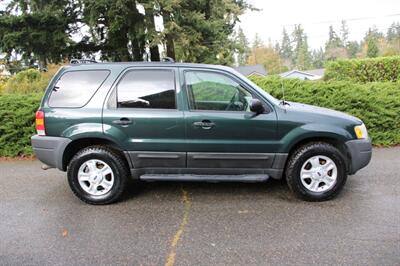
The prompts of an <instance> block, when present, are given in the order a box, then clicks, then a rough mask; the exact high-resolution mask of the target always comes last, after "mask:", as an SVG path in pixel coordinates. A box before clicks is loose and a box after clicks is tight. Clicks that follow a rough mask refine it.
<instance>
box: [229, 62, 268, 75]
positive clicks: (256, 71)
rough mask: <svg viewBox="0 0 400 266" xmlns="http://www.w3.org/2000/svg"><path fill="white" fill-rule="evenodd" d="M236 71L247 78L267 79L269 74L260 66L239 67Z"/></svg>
mask: <svg viewBox="0 0 400 266" xmlns="http://www.w3.org/2000/svg"><path fill="white" fill-rule="evenodd" d="M234 69H235V70H236V71H237V72H239V73H240V74H242V75H243V76H246V77H250V76H260V77H265V76H266V75H267V74H268V73H267V71H266V70H265V68H264V67H263V66H262V65H260V64H258V65H254V66H238V67H234Z"/></svg>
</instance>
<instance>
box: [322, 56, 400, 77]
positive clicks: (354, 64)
mask: <svg viewBox="0 0 400 266" xmlns="http://www.w3.org/2000/svg"><path fill="white" fill-rule="evenodd" d="M325 67H326V69H325V76H324V79H325V80H348V81H354V82H363V83H364V82H378V81H382V82H385V81H394V82H395V81H400V56H391V57H378V58H365V59H351V60H337V61H332V62H328V63H326V66H325Z"/></svg>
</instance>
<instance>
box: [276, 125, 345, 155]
mask: <svg viewBox="0 0 400 266" xmlns="http://www.w3.org/2000/svg"><path fill="white" fill-rule="evenodd" d="M315 138H328V139H334V140H336V141H338V142H340V143H344V142H346V141H347V140H350V139H352V136H351V134H350V133H349V132H348V131H347V130H345V129H343V128H341V127H339V126H336V125H332V124H317V123H312V124H304V125H302V126H299V127H296V128H294V129H292V130H291V131H289V132H288V133H287V134H286V135H284V136H283V138H282V139H281V145H280V147H281V148H280V152H282V153H288V152H289V151H290V150H291V149H292V148H293V147H294V146H295V145H296V144H298V143H300V142H302V141H305V140H307V139H315Z"/></svg>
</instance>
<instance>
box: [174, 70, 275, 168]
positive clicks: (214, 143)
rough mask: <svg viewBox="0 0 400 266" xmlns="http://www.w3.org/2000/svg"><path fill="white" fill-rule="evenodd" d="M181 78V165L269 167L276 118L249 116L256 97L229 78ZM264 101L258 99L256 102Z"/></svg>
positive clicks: (187, 73) (199, 73) (196, 74)
mask: <svg viewBox="0 0 400 266" xmlns="http://www.w3.org/2000/svg"><path fill="white" fill-rule="evenodd" d="M182 75H183V76H184V80H185V86H184V87H186V94H187V99H188V109H189V110H188V111H185V124H186V139H187V151H188V155H187V156H188V158H187V166H188V167H189V168H199V167H200V168H270V167H271V165H272V162H273V159H274V153H273V150H274V148H275V146H276V114H275V113H274V111H273V109H272V107H270V106H269V105H267V104H265V109H266V111H265V113H262V114H258V115H256V114H255V113H253V112H251V111H250V102H251V100H252V98H259V97H258V96H257V95H256V93H254V92H252V90H251V89H250V88H248V87H246V86H245V85H243V84H241V82H240V80H238V79H236V78H235V77H234V76H232V75H230V74H227V73H224V72H218V71H203V70H195V69H193V70H191V69H187V70H184V71H182ZM261 101H264V100H261Z"/></svg>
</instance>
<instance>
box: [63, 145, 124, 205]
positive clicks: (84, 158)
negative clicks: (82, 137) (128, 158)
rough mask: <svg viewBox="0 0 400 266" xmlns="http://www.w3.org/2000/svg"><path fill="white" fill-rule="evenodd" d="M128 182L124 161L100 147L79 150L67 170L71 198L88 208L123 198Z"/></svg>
mask: <svg viewBox="0 0 400 266" xmlns="http://www.w3.org/2000/svg"><path fill="white" fill-rule="evenodd" d="M128 178H129V169H128V166H127V165H126V162H125V160H124V158H122V157H121V156H120V155H119V154H118V153H116V152H114V151H113V150H112V149H110V148H108V147H104V146H91V147H87V148H84V149H82V150H80V151H79V152H78V153H77V154H76V155H75V156H74V157H73V158H72V159H71V162H70V164H69V166H68V183H69V185H70V187H71V189H72V191H73V192H74V194H75V195H76V196H77V197H78V198H79V199H81V200H82V201H84V202H86V203H90V204H109V203H112V202H115V201H117V200H118V199H119V198H120V197H121V195H122V194H123V192H124V190H125V188H126V186H127V181H128Z"/></svg>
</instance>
